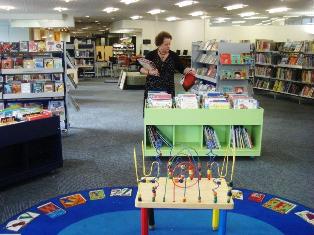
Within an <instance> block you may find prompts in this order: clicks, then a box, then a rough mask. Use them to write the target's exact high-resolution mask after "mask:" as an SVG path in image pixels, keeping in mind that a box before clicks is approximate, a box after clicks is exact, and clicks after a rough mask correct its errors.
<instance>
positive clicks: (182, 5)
mask: <svg viewBox="0 0 314 235" xmlns="http://www.w3.org/2000/svg"><path fill="white" fill-rule="evenodd" d="M197 3H198V1H182V2H178V3H176V4H174V5H176V6H178V7H186V6H190V5H193V4H197Z"/></svg>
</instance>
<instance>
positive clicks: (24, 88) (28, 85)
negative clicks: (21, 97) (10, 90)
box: [21, 82, 32, 93]
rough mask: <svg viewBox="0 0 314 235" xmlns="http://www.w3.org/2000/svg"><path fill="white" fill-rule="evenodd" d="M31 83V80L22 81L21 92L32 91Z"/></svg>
mask: <svg viewBox="0 0 314 235" xmlns="http://www.w3.org/2000/svg"><path fill="white" fill-rule="evenodd" d="M31 91H32V90H31V83H29V82H22V83H21V92H22V93H31Z"/></svg>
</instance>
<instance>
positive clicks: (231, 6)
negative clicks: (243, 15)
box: [224, 3, 248, 11]
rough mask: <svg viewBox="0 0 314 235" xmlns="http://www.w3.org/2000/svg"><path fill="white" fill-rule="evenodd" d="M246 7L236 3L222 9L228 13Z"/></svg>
mask: <svg viewBox="0 0 314 235" xmlns="http://www.w3.org/2000/svg"><path fill="white" fill-rule="evenodd" d="M247 6H248V5H244V4H242V3H237V4H233V5H230V6H226V7H224V8H225V9H226V10H228V11H232V10H237V9H241V8H244V7H247Z"/></svg>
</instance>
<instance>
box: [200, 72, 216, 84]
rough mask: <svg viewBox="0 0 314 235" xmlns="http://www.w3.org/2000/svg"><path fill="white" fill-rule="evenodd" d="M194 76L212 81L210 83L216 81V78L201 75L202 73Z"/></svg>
mask: <svg viewBox="0 0 314 235" xmlns="http://www.w3.org/2000/svg"><path fill="white" fill-rule="evenodd" d="M196 77H197V78H199V79H202V80H205V81H209V82H212V83H216V82H217V79H216V78H212V77H208V76H203V75H199V74H196Z"/></svg>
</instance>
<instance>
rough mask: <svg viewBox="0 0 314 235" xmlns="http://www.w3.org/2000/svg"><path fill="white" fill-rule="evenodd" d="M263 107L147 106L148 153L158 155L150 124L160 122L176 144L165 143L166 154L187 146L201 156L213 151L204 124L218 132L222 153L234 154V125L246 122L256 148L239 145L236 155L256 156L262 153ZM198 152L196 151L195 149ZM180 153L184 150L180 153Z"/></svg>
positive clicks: (164, 152)
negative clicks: (231, 142) (208, 146)
mask: <svg viewBox="0 0 314 235" xmlns="http://www.w3.org/2000/svg"><path fill="white" fill-rule="evenodd" d="M263 114H264V110H263V109H262V108H258V109H176V108H172V109H158V108H145V116H144V152H145V153H144V154H145V156H147V157H152V156H156V155H157V151H156V149H155V148H153V147H152V146H151V143H150V140H149V137H148V136H147V126H149V125H154V126H156V127H157V128H158V129H159V130H160V132H161V133H162V135H164V136H165V137H167V139H168V140H170V141H171V142H172V145H173V148H170V147H168V146H166V145H165V144H163V147H162V148H161V153H162V155H163V156H170V155H174V154H177V153H178V152H179V151H180V150H182V149H184V148H185V147H189V148H193V149H194V150H195V151H196V152H197V153H198V155H199V156H207V155H208V153H209V150H208V148H207V147H206V143H205V140H204V134H203V133H204V131H203V130H204V127H205V126H211V127H212V128H214V130H215V132H216V133H217V136H218V139H219V141H220V145H221V148H220V149H213V150H212V152H213V153H214V154H216V155H218V156H225V155H228V156H231V155H232V149H231V148H230V139H231V138H230V137H231V126H232V125H241V126H244V127H245V128H246V129H247V131H248V133H249V135H250V137H251V140H252V143H253V148H236V151H235V154H236V156H249V157H256V156H260V155H261V143H262V132H263ZM193 154H195V153H193ZM179 155H180V154H179Z"/></svg>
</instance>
